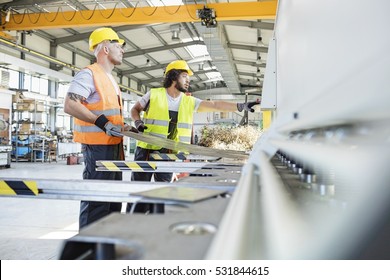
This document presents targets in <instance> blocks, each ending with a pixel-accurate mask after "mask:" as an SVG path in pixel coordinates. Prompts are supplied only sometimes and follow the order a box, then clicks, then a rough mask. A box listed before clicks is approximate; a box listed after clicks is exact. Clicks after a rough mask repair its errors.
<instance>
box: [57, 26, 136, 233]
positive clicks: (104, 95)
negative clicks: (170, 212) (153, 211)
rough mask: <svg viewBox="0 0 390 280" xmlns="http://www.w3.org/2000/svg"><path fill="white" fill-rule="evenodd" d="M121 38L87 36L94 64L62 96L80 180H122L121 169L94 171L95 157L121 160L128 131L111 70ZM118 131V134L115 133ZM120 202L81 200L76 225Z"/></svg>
mask: <svg viewBox="0 0 390 280" xmlns="http://www.w3.org/2000/svg"><path fill="white" fill-rule="evenodd" d="M124 45H125V42H124V40H122V39H120V38H119V37H118V35H117V33H116V32H115V31H114V30H112V29H111V28H98V29H96V30H95V31H93V32H92V33H91V35H90V37H89V49H90V50H91V51H93V52H94V55H95V57H96V63H94V64H92V65H89V66H87V67H86V68H84V69H82V70H81V71H80V72H78V73H77V75H76V76H75V77H74V79H73V81H72V82H71V84H70V87H69V90H68V93H67V95H66V97H65V103H64V111H65V113H68V114H69V115H71V116H73V117H74V118H75V121H74V122H75V125H74V131H73V133H74V141H75V142H79V143H81V144H82V152H83V156H84V163H85V169H84V172H83V179H98V180H122V173H121V172H102V171H100V172H98V171H95V166H96V164H95V162H96V161H97V160H124V151H123V139H122V135H121V134H120V132H121V131H123V130H128V128H129V127H128V126H127V125H126V126H124V120H123V115H122V98H121V91H120V89H119V86H118V84H117V82H116V81H115V79H114V77H113V76H112V74H111V72H112V70H113V69H114V66H115V65H119V64H121V63H122V58H123V53H124V50H123V47H124ZM118 133H119V134H118ZM121 206H122V205H121V203H110V202H93V201H81V204H80V217H79V227H80V228H82V227H84V226H86V225H88V224H90V223H92V222H94V221H96V220H98V219H100V218H102V217H104V216H106V215H108V214H110V213H111V212H120V211H121Z"/></svg>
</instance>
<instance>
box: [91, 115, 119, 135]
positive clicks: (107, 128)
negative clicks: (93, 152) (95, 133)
mask: <svg viewBox="0 0 390 280" xmlns="http://www.w3.org/2000/svg"><path fill="white" fill-rule="evenodd" d="M95 125H96V126H97V127H99V128H100V129H101V130H103V131H104V132H105V133H106V134H107V135H108V136H114V137H123V134H122V126H121V125H114V124H113V123H112V122H110V121H109V120H108V119H107V117H106V116H105V115H104V114H102V115H100V116H99V117H97V119H96V120H95Z"/></svg>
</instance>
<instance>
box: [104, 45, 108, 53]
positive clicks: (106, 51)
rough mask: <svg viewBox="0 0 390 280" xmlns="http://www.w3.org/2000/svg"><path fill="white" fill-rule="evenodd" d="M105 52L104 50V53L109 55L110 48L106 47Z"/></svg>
mask: <svg viewBox="0 0 390 280" xmlns="http://www.w3.org/2000/svg"><path fill="white" fill-rule="evenodd" d="M103 50H104V52H105V53H106V54H108V53H109V50H108V47H107V46H104V47H103Z"/></svg>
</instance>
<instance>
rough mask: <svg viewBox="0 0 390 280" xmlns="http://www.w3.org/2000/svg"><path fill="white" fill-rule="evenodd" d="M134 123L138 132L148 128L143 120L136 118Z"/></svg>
mask: <svg viewBox="0 0 390 280" xmlns="http://www.w3.org/2000/svg"><path fill="white" fill-rule="evenodd" d="M134 124H135V127H136V128H137V130H138V131H139V132H144V130H145V129H147V128H148V127H147V126H145V124H144V122H143V121H141V120H136V121H135V122H134Z"/></svg>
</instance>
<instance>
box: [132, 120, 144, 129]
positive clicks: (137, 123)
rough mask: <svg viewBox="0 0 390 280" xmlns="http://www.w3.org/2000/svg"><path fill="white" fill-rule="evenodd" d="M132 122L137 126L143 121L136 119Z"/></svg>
mask: <svg viewBox="0 0 390 280" xmlns="http://www.w3.org/2000/svg"><path fill="white" fill-rule="evenodd" d="M134 124H135V127H137V128H138V127H139V126H140V125H143V124H144V122H143V121H142V120H136V121H135V122H134Z"/></svg>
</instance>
